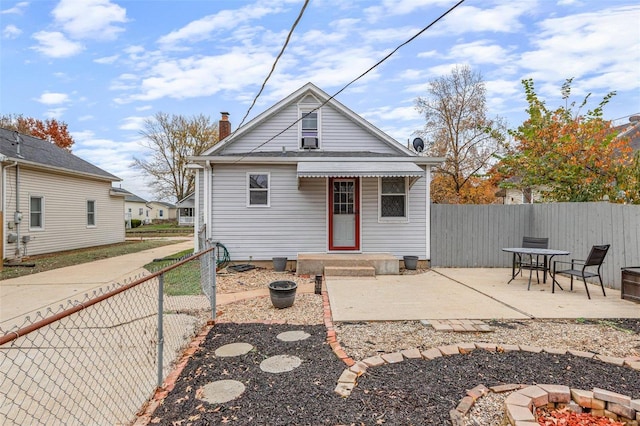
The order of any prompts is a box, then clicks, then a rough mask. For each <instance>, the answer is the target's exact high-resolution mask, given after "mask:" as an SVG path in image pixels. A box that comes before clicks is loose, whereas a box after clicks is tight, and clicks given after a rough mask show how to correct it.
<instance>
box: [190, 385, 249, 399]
mask: <svg viewBox="0 0 640 426" xmlns="http://www.w3.org/2000/svg"><path fill="white" fill-rule="evenodd" d="M244 389H245V387H244V385H243V384H242V383H241V382H238V381H237V380H218V381H216V382H211V383H209V384H207V385H205V386H204V387H203V388H202V393H201V394H200V395H198V392H196V395H198V399H201V400H203V401H206V402H208V403H210V404H222V403H223V402H229V401H232V400H234V399H236V398H238V397H239V396H240V395H242V393H243V392H244Z"/></svg>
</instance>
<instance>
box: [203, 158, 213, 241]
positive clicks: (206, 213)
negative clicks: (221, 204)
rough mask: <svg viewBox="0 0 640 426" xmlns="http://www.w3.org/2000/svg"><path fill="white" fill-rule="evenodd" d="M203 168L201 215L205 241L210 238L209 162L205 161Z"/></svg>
mask: <svg viewBox="0 0 640 426" xmlns="http://www.w3.org/2000/svg"><path fill="white" fill-rule="evenodd" d="M204 164H205V168H204V188H203V189H204V194H203V197H202V198H203V206H202V207H203V213H204V221H205V223H206V227H205V237H206V239H207V240H208V239H210V238H211V226H212V224H211V161H209V160H207V161H205V163H204Z"/></svg>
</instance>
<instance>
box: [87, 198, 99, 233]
mask: <svg viewBox="0 0 640 426" xmlns="http://www.w3.org/2000/svg"><path fill="white" fill-rule="evenodd" d="M89 203H93V212H91V214H93V223H89V213H90V212H89ZM86 207H87V228H95V227H97V226H98V219H97V217H98V203H97V202H96V200H87V203H86Z"/></svg>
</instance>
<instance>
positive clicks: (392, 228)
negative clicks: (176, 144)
mask: <svg viewBox="0 0 640 426" xmlns="http://www.w3.org/2000/svg"><path fill="white" fill-rule="evenodd" d="M254 170H255V168H254V167H252V166H242V165H240V166H239V165H220V164H218V165H216V166H215V173H214V177H213V194H214V198H213V202H212V203H211V204H212V206H211V208H212V215H213V217H214V219H215V220H214V221H213V224H212V237H213V238H214V239H215V240H216V241H220V242H221V243H222V244H223V245H224V246H225V247H227V249H228V250H229V253H230V255H231V258H232V259H234V260H239V261H241V260H244V261H246V260H249V258H252V259H254V260H271V258H272V257H279V256H286V257H288V258H289V259H292V260H293V259H295V258H296V256H297V254H298V253H324V252H326V251H327V244H328V237H327V230H328V220H327V180H326V179H321V178H302V179H300V180H299V182H298V179H297V178H296V167H295V166H283V165H278V166H271V167H269V172H270V191H271V207H270V208H269V209H254V208H249V207H246V195H245V185H246V180H245V179H246V174H247V173H248V172H252V171H254ZM361 181H362V192H361V206H362V207H361V209H360V212H361V250H362V252H365V253H366V252H369V253H392V254H394V255H395V256H398V257H402V256H404V255H417V256H420V258H421V259H423V258H424V257H425V253H426V206H425V199H426V187H425V182H426V179H425V178H420V179H418V180H417V181H416V182H415V183H414V185H413V186H412V187H411V189H410V190H409V203H410V204H411V207H410V208H408V210H407V211H408V212H409V217H408V223H381V222H380V221H379V220H378V197H379V193H378V179H377V178H363V179H361Z"/></svg>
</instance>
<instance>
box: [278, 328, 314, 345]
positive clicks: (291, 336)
mask: <svg viewBox="0 0 640 426" xmlns="http://www.w3.org/2000/svg"><path fill="white" fill-rule="evenodd" d="M276 337H277V338H278V339H280V340H282V341H283V342H297V341H298V340H304V339H308V338H309V337H311V335H310V334H309V333H307V332H305V331H302V330H294V331H285V332H284V333H280V334H278V335H277V336H276Z"/></svg>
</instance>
